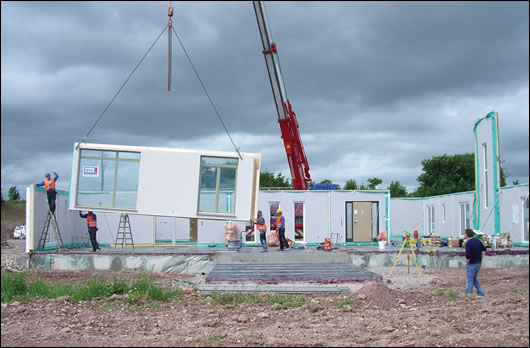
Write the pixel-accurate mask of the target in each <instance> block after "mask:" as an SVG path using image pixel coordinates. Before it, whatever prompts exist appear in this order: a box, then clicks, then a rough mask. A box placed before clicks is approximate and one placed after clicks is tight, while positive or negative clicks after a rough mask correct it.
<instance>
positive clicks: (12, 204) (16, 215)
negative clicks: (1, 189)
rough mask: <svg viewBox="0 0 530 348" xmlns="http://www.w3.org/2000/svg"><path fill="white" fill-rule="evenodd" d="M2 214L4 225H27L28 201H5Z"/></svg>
mask: <svg viewBox="0 0 530 348" xmlns="http://www.w3.org/2000/svg"><path fill="white" fill-rule="evenodd" d="M1 213H2V222H3V223H15V224H17V225H24V224H25V223H26V201H4V202H3V203H2V208H1Z"/></svg>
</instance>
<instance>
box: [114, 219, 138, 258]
mask: <svg viewBox="0 0 530 348" xmlns="http://www.w3.org/2000/svg"><path fill="white" fill-rule="evenodd" d="M129 240H130V241H131V242H130V243H128V241H129ZM118 242H119V243H118ZM118 245H121V247H122V248H123V247H127V246H128V245H131V246H132V247H133V249H134V241H133V237H132V232H131V223H130V221H129V214H124V213H122V214H121V215H120V224H119V226H118V234H117V235H116V243H115V244H114V247H115V248H117V247H118Z"/></svg>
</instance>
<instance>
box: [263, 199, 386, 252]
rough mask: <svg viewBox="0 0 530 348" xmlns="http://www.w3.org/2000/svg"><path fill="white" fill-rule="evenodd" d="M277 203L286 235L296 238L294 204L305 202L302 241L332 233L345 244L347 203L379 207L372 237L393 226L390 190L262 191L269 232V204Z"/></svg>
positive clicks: (314, 241) (309, 240)
mask: <svg viewBox="0 0 530 348" xmlns="http://www.w3.org/2000/svg"><path fill="white" fill-rule="evenodd" d="M276 202H278V203H279V207H280V208H281V209H282V210H283V216H284V217H285V237H286V238H289V239H291V240H293V241H295V240H296V239H295V203H303V204H304V213H303V226H304V239H303V240H302V241H300V242H305V243H312V244H313V243H322V242H324V239H325V238H329V237H331V234H332V233H333V234H337V235H336V236H338V240H339V242H341V243H345V242H346V218H347V216H346V203H347V202H372V203H374V207H375V206H377V214H373V216H374V218H373V220H374V224H375V225H374V226H377V230H375V231H373V232H372V239H373V238H376V237H377V234H378V233H379V232H381V231H385V230H387V229H388V228H390V226H389V223H388V221H389V220H387V215H388V214H387V212H388V208H389V207H388V205H389V192H388V191H383V190H382V191H365V192H363V191H317V190H315V191H272V190H271V191H260V195H259V201H258V209H259V210H261V211H262V212H263V217H264V218H265V221H266V222H267V231H270V221H271V213H270V206H271V204H274V203H276ZM354 233H355V232H354ZM297 241H298V240H297ZM258 243H259V240H258Z"/></svg>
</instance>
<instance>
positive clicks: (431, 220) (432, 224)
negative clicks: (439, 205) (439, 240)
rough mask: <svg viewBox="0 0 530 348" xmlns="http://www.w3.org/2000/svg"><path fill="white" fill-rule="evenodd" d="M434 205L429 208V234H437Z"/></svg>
mask: <svg viewBox="0 0 530 348" xmlns="http://www.w3.org/2000/svg"><path fill="white" fill-rule="evenodd" d="M434 213H435V209H434V204H433V205H428V206H427V232H428V233H429V234H431V233H432V234H436V220H435V214H434Z"/></svg>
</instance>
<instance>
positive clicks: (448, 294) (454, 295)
mask: <svg viewBox="0 0 530 348" xmlns="http://www.w3.org/2000/svg"><path fill="white" fill-rule="evenodd" d="M447 297H449V298H457V297H458V294H457V293H456V292H454V291H453V290H451V291H449V292H448V293H447Z"/></svg>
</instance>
